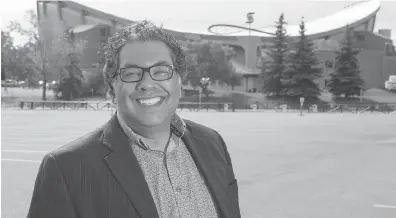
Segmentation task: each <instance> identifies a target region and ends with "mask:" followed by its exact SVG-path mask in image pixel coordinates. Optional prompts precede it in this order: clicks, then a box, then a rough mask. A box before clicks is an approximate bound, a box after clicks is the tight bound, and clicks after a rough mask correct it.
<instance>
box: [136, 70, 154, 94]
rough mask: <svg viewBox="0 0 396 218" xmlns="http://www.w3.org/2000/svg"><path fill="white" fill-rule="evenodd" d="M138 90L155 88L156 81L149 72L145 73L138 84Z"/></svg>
mask: <svg viewBox="0 0 396 218" xmlns="http://www.w3.org/2000/svg"><path fill="white" fill-rule="evenodd" d="M137 88H138V89H140V90H147V89H152V88H155V81H154V80H153V79H152V78H151V76H150V73H149V72H148V71H145V72H143V76H142V79H141V80H140V81H139V82H138V85H137Z"/></svg>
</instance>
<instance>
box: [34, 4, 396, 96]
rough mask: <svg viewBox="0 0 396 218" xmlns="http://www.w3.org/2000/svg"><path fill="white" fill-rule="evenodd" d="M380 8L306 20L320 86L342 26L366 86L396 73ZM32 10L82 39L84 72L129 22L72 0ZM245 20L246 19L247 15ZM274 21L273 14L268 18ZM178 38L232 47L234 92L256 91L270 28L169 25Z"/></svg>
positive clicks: (97, 63) (94, 68)
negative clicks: (379, 22)
mask: <svg viewBox="0 0 396 218" xmlns="http://www.w3.org/2000/svg"><path fill="white" fill-rule="evenodd" d="M380 8H381V4H380V2H379V0H370V1H363V2H359V3H354V4H352V5H349V6H348V7H345V8H344V9H342V10H340V11H339V12H337V13H335V14H332V15H330V16H326V17H322V18H320V19H317V20H312V21H305V22H306V29H307V33H306V34H307V35H308V37H309V39H311V40H313V42H314V44H315V47H316V51H315V52H316V54H317V57H318V59H319V61H320V65H321V67H323V72H324V74H323V75H324V76H323V78H322V79H320V80H319V81H318V83H319V84H320V86H321V87H322V88H325V83H326V80H327V79H328V78H329V74H330V73H331V72H332V71H333V66H334V64H333V63H334V56H335V54H334V51H335V50H336V49H337V48H339V46H340V40H342V39H343V38H344V32H345V27H346V25H349V27H350V28H351V29H352V30H353V36H354V45H353V46H354V47H355V48H358V49H360V53H359V55H358V59H359V64H360V68H361V75H362V77H363V79H364V81H365V88H366V89H369V88H384V86H385V81H387V80H388V78H389V76H390V75H396V52H395V46H394V45H393V42H392V40H391V30H390V29H380V30H378V32H374V28H375V23H376V16H377V13H378V11H379V10H380ZM37 14H38V19H39V21H40V22H39V24H40V28H41V29H47V30H48V29H49V30H52V29H56V28H57V27H59V25H60V24H62V25H63V27H65V28H67V29H68V30H69V31H70V33H73V37H74V38H76V39H78V38H84V39H86V45H85V48H84V56H83V58H82V60H81V67H82V69H83V70H84V71H86V72H92V73H98V72H99V71H100V69H101V67H102V64H103V60H101V57H102V55H101V51H100V47H101V45H102V44H103V43H105V42H106V40H107V38H108V37H109V36H110V34H111V33H113V32H114V31H115V30H116V29H117V28H118V27H119V26H120V25H125V24H131V23H133V22H134V21H132V20H128V19H125V18H121V17H117V16H115V15H112V14H108V13H105V12H103V11H99V10H96V9H94V8H91V7H87V6H85V5H82V4H79V3H77V2H73V1H38V2H37ZM248 18H249V17H248ZM273 20H276V18H273ZM286 30H287V33H288V35H289V36H290V37H291V38H292V39H293V38H294V39H297V37H298V30H299V26H298V25H287V26H286ZM168 31H169V32H171V33H172V34H174V35H175V37H176V38H177V39H179V40H214V41H217V42H219V43H222V44H225V45H229V46H231V47H233V48H234V50H235V51H236V53H237V57H236V58H234V59H233V60H232V63H233V65H234V66H235V68H236V69H237V72H238V73H240V74H242V75H243V83H242V85H241V86H238V87H236V90H239V91H257V90H259V89H260V83H259V80H258V76H259V74H260V71H259V70H258V66H260V65H261V64H262V61H263V60H265V49H266V48H267V46H268V44H269V43H270V41H271V38H272V37H273V34H272V33H274V32H275V29H274V28H273V27H270V28H264V29H254V28H246V27H241V26H235V25H233V24H213V25H211V26H209V27H208V29H207V30H203V31H202V32H183V30H177V29H168Z"/></svg>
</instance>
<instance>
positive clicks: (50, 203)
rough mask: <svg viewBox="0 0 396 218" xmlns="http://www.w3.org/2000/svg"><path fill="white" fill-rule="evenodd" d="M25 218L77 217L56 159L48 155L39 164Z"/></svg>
mask: <svg viewBox="0 0 396 218" xmlns="http://www.w3.org/2000/svg"><path fill="white" fill-rule="evenodd" d="M27 217H28V218H76V217H77V216H76V212H75V210H74V207H73V202H72V200H71V199H70V196H69V193H68V191H67V187H66V183H65V180H64V177H63V175H62V173H61V171H60V170H59V168H58V165H57V162H56V159H55V158H54V156H52V155H51V154H50V153H49V154H47V155H45V157H44V158H43V160H42V162H41V165H40V168H39V171H38V174H37V178H36V182H35V185H34V190H33V196H32V199H31V203H30V208H29V211H28V214H27Z"/></svg>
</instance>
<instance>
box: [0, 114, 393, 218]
mask: <svg viewBox="0 0 396 218" xmlns="http://www.w3.org/2000/svg"><path fill="white" fill-rule="evenodd" d="M179 114H180V115H181V116H182V117H184V118H187V119H191V120H194V121H196V122H199V123H202V124H204V125H207V126H209V127H211V128H214V129H216V130H217V131H219V132H220V133H221V134H222V136H223V138H224V139H225V141H226V143H227V145H228V149H229V152H230V154H231V157H232V161H233V165H234V170H235V174H236V177H237V180H238V184H239V194H240V206H241V212H242V217H244V218H256V217H257V218H259V217H266V218H267V217H271V218H311V217H312V218H394V217H396V207H395V208H391V207H390V208H384V207H379V206H378V205H393V206H395V205H396V176H395V175H396V174H395V172H396V133H395V132H396V131H395V130H396V115H393V116H391V115H386V114H380V113H377V114H360V115H356V114H351V113H343V114H340V113H333V114H308V115H305V116H298V114H297V113H274V112H257V113H249V112H246V113H231V112H230V113H219V112H180V113H179ZM109 118H110V112H108V111H48V110H45V111H44V110H42V111H40V110H36V111H31V110H24V111H20V110H11V109H6V110H2V115H1V119H2V138H1V147H2V148H1V149H2V161H1V164H2V173H1V176H2V181H1V182H2V184H1V190H2V196H1V197H2V205H1V206H2V212H1V216H2V217H3V218H15V217H16V218H19V217H25V216H26V213H27V210H28V207H29V203H30V200H31V194H32V190H33V185H34V181H35V178H36V175H37V170H38V166H39V162H40V161H41V159H42V157H43V156H44V155H45V153H46V152H48V151H50V150H52V149H56V148H57V147H60V146H62V145H64V144H66V143H68V142H70V141H72V140H74V139H76V138H78V137H80V136H82V135H83V134H85V133H88V132H89V131H92V130H93V129H95V128H96V127H98V126H100V125H102V124H103V123H105V122H106V121H107V120H108V119H109ZM376 205H377V206H376Z"/></svg>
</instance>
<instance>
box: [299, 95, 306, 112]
mask: <svg viewBox="0 0 396 218" xmlns="http://www.w3.org/2000/svg"><path fill="white" fill-rule="evenodd" d="M304 100H305V99H304V97H301V98H300V116H302V115H303V114H302V113H303V105H304Z"/></svg>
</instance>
